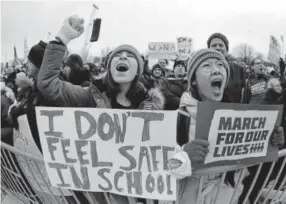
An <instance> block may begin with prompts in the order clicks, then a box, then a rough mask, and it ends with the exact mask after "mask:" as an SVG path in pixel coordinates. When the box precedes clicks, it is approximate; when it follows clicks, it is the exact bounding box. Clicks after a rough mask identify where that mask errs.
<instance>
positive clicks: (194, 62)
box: [187, 49, 230, 88]
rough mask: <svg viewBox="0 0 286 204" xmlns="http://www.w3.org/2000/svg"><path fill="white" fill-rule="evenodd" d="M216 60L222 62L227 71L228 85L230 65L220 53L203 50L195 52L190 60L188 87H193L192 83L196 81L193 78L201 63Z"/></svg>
mask: <svg viewBox="0 0 286 204" xmlns="http://www.w3.org/2000/svg"><path fill="white" fill-rule="evenodd" d="M210 58H214V59H218V60H220V61H221V62H222V63H223V65H224V67H225V69H226V74H227V79H226V84H227V83H228V80H229V73H230V71H229V65H228V63H227V61H226V59H225V57H224V56H223V55H222V54H221V53H220V52H218V51H216V50H213V49H201V50H199V51H197V52H195V53H194V54H193V55H192V56H191V57H190V59H189V61H188V65H187V70H188V73H187V80H188V87H189V88H190V87H192V82H193V80H194V78H193V76H194V74H195V72H196V70H197V68H198V67H199V66H200V64H201V63H203V62H204V61H205V60H207V59H210Z"/></svg>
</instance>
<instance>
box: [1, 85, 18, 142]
mask: <svg viewBox="0 0 286 204" xmlns="http://www.w3.org/2000/svg"><path fill="white" fill-rule="evenodd" d="M14 100H15V96H14V93H13V91H12V89H10V88H8V87H7V86H6V85H5V84H4V83H3V82H1V141H3V142H5V143H7V144H10V145H13V125H12V121H11V120H10V118H9V116H8V110H9V107H10V106H11V105H12V103H13V102H14Z"/></svg>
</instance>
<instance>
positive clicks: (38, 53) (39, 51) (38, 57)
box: [28, 41, 47, 68]
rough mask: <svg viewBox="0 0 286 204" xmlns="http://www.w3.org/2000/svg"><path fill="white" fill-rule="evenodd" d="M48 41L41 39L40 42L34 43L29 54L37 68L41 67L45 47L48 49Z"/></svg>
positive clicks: (30, 59)
mask: <svg viewBox="0 0 286 204" xmlns="http://www.w3.org/2000/svg"><path fill="white" fill-rule="evenodd" d="M46 46H47V43H45V42H43V41H40V42H39V43H38V44H36V45H34V46H33V47H32V48H31V49H30V52H29V54H28V59H29V61H30V62H31V63H32V64H33V65H35V66H36V67H37V68H41V65H42V62H43V59H44V54H45V49H46Z"/></svg>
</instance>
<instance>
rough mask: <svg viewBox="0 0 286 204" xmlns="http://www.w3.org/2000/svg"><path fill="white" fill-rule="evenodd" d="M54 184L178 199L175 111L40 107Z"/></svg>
mask: <svg viewBox="0 0 286 204" xmlns="http://www.w3.org/2000/svg"><path fill="white" fill-rule="evenodd" d="M36 113H37V123H38V128H39V135H40V138H41V144H42V149H43V155H44V160H45V165H46V169H47V173H48V176H49V179H50V182H51V184H52V186H55V187H60V188H67V189H74V190H81V191H96V192H112V193H116V194H120V195H126V196H133V197H143V198H148V199H162V200H176V179H175V178H174V177H172V176H171V175H170V172H169V170H168V167H167V161H168V159H169V158H170V157H171V156H172V155H173V154H174V153H175V148H174V147H175V146H176V121H177V115H178V113H177V111H140V110H134V111H132V110H115V109H97V108H55V107H37V108H36Z"/></svg>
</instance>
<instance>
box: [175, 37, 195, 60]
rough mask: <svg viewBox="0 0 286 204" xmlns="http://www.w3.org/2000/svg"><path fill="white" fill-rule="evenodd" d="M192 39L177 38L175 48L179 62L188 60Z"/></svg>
mask: <svg viewBox="0 0 286 204" xmlns="http://www.w3.org/2000/svg"><path fill="white" fill-rule="evenodd" d="M192 44H193V39H192V38H189V37H178V38H177V48H178V56H179V58H180V59H181V60H186V59H188V58H189V57H190V56H191V54H192Z"/></svg>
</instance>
